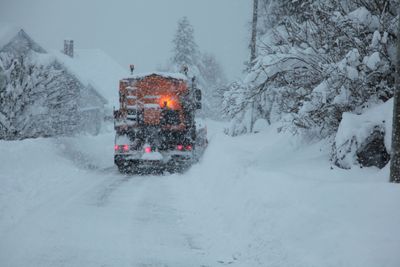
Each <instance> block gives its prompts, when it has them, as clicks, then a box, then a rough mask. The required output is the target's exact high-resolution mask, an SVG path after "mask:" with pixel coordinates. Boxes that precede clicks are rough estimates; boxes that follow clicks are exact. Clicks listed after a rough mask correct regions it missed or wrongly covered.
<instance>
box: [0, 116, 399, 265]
mask: <svg viewBox="0 0 400 267" xmlns="http://www.w3.org/2000/svg"><path fill="white" fill-rule="evenodd" d="M209 136H210V144H209V147H208V149H207V150H206V152H205V154H204V156H203V158H202V159H201V161H200V162H199V163H198V164H196V165H194V166H193V167H192V168H191V169H190V170H189V171H188V172H186V173H185V174H174V175H164V176H129V175H121V174H119V173H118V172H117V171H116V169H115V168H114V167H113V162H112V153H113V151H112V149H113V134H112V132H111V131H110V132H106V133H103V134H101V135H99V136H96V137H92V136H81V137H76V138H59V139H35V140H24V141H13V142H4V141H0V151H1V152H0V266H225V265H229V266H299V267H300V266H303V267H312V266H315V267H320V266H335V267H336V266H346V267H347V266H352V267H355V266H360V267H361V266H362V267H368V266H371V267H375V266H386V267H392V266H393V267H397V266H400V256H399V253H398V251H399V249H400V234H399V233H398V232H397V229H398V225H400V213H399V212H398V205H399V203H400V187H399V186H398V185H396V184H390V183H388V182H387V180H388V169H387V168H386V169H383V170H378V169H374V168H364V169H359V168H353V169H352V170H341V169H338V168H336V167H332V166H331V164H330V162H329V160H328V155H327V154H326V153H324V152H321V151H328V149H325V146H327V144H324V143H317V144H304V143H302V142H300V141H299V140H297V139H296V138H294V137H292V136H287V135H284V134H280V135H278V134H276V131H275V130H274V129H273V128H271V129H267V130H265V131H263V132H261V133H258V134H254V135H246V136H241V137H235V138H233V137H228V136H226V135H224V134H223V133H222V125H221V124H220V123H215V122H212V121H210V122H209Z"/></svg>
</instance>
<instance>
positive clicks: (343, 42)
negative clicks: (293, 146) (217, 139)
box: [223, 0, 399, 154]
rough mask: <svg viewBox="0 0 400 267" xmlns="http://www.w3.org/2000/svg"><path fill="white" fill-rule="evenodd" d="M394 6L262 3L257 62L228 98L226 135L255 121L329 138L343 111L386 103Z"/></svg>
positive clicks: (331, 1)
mask: <svg viewBox="0 0 400 267" xmlns="http://www.w3.org/2000/svg"><path fill="white" fill-rule="evenodd" d="M265 7H269V8H265ZM398 7H399V4H398V2H396V1H393V0H378V1H365V0H351V1H337V0H315V1H311V0H307V1H297V0H296V1H292V0H287V1H286V0H283V1H277V0H261V3H260V14H261V16H262V17H261V19H259V21H260V25H259V29H258V31H259V32H260V33H261V36H260V37H259V38H258V44H257V46H258V54H257V59H256V60H255V64H254V65H253V66H252V68H251V69H250V70H249V71H248V73H247V75H246V77H245V78H244V79H243V81H240V82H235V83H232V86H230V87H228V89H227V91H226V93H225V95H226V99H225V100H226V101H224V102H223V103H224V110H225V111H226V115H227V116H228V117H230V118H231V119H232V124H231V126H230V128H229V129H228V132H229V133H230V134H232V135H235V134H241V133H245V132H248V131H249V129H248V127H245V126H246V125H248V123H249V122H248V118H249V117H250V118H251V117H252V116H255V117H256V119H257V118H262V119H266V120H267V121H269V122H276V121H280V122H281V123H282V124H283V126H284V128H286V129H290V130H291V131H292V132H293V133H299V134H302V135H304V136H307V137H308V138H309V137H311V138H326V137H329V138H331V137H334V135H335V134H336V132H337V130H338V127H339V124H340V122H341V120H342V114H343V113H344V112H351V113H354V114H361V113H363V112H364V110H366V109H368V108H369V107H371V106H374V105H379V104H381V103H383V102H385V101H387V100H388V99H389V98H391V97H392V95H393V88H394V62H395V40H396V38H397V32H396V25H397V24H396V21H397V19H398V16H397V14H396V12H395V11H396V10H398ZM264 16H268V18H264ZM232 98H236V100H235V101H233V100H232ZM239 100H240V101H239ZM235 103H236V104H237V105H238V106H236V107H232V106H231V105H233V104H235ZM253 106H255V107H256V108H252V107H253ZM249 110H252V112H253V114H251V115H250V116H249V115H248V113H249ZM338 150H339V148H335V149H334V151H333V154H335V151H338ZM341 150H342V151H343V149H341ZM344 150H346V149H344Z"/></svg>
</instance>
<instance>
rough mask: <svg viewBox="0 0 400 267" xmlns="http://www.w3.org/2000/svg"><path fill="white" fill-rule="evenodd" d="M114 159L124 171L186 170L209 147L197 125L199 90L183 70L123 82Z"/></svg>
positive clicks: (204, 132)
mask: <svg viewBox="0 0 400 267" xmlns="http://www.w3.org/2000/svg"><path fill="white" fill-rule="evenodd" d="M119 104H120V107H119V109H118V110H114V128H115V131H116V135H115V145H114V151H115V153H114V163H115V165H116V166H117V167H118V169H119V171H120V172H123V173H127V172H130V173H148V172H154V171H157V172H158V171H161V172H163V171H168V172H172V173H173V172H182V171H184V170H185V169H186V168H188V167H189V166H190V165H191V164H192V163H193V162H195V161H196V160H197V159H198V158H199V157H200V155H201V154H202V152H203V151H204V149H205V147H206V145H207V129H206V128H205V127H199V125H196V118H195V114H196V110H199V109H201V90H200V89H198V88H197V86H196V80H195V78H194V77H193V78H191V79H189V78H188V77H187V76H186V75H184V74H180V73H176V74H175V73H149V74H144V75H132V76H131V77H129V78H126V79H122V80H120V82H119Z"/></svg>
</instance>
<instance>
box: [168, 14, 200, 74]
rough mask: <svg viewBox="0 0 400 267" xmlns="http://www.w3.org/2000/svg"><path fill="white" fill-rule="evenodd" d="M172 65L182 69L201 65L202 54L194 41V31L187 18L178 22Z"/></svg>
mask: <svg viewBox="0 0 400 267" xmlns="http://www.w3.org/2000/svg"><path fill="white" fill-rule="evenodd" d="M173 44H174V49H173V57H172V60H171V61H172V63H173V64H174V65H175V66H176V67H178V68H181V67H182V66H184V65H186V66H188V67H193V66H197V64H198V63H199V56H200V52H199V50H198V46H197V44H196V42H195V40H194V29H193V26H192V25H191V24H190V22H189V20H188V18H187V17H183V18H182V19H180V20H179V21H178V29H177V31H176V34H175V37H174V40H173Z"/></svg>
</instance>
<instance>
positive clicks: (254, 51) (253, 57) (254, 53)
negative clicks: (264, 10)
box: [250, 0, 258, 66]
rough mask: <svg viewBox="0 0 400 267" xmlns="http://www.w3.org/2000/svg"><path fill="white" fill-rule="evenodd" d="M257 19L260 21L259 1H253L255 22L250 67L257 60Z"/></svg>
mask: <svg viewBox="0 0 400 267" xmlns="http://www.w3.org/2000/svg"><path fill="white" fill-rule="evenodd" d="M257 19H258V0H253V22H252V24H251V41H250V65H251V66H252V65H253V61H254V59H256V42H257Z"/></svg>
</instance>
